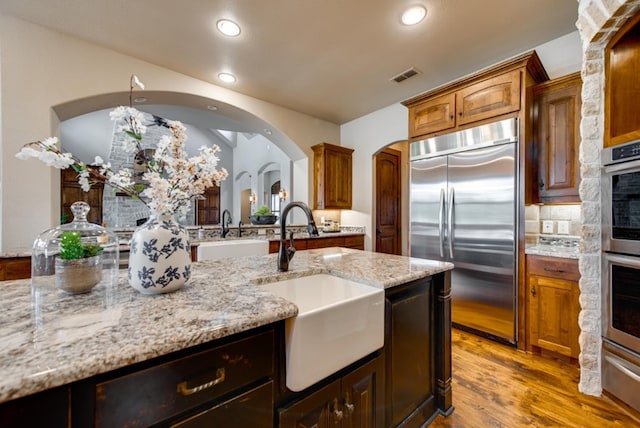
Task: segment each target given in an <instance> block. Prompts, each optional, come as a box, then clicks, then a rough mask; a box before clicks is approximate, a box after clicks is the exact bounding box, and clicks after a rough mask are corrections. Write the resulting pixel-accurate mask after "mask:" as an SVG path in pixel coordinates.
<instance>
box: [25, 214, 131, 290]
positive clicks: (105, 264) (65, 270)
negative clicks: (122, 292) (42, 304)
mask: <svg viewBox="0 0 640 428" xmlns="http://www.w3.org/2000/svg"><path fill="white" fill-rule="evenodd" d="M89 210H90V207H89V205H88V204H87V203H86V202H74V203H73V204H72V205H71V212H72V213H73V221H72V222H71V223H67V224H63V225H61V226H58V227H55V228H53V229H49V230H47V231H44V232H42V233H41V234H40V235H38V237H37V238H36V240H35V242H34V243H33V251H32V254H31V284H32V286H34V287H46V288H51V289H59V290H63V291H65V292H67V293H72V294H79V293H87V292H90V291H91V290H92V289H93V288H94V287H95V286H97V285H104V286H108V287H111V286H116V285H117V282H118V258H119V245H118V237H117V236H116V234H115V233H113V232H110V231H108V230H107V229H105V228H104V227H102V226H99V225H97V224H93V223H89V222H88V221H87V214H88V212H89Z"/></svg>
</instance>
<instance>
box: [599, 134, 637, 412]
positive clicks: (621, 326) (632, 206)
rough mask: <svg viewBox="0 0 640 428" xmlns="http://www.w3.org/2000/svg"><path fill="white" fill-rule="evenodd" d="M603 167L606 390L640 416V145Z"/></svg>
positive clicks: (609, 154) (610, 157)
mask: <svg viewBox="0 0 640 428" xmlns="http://www.w3.org/2000/svg"><path fill="white" fill-rule="evenodd" d="M602 163H603V166H604V168H603V175H602V248H603V250H604V251H605V252H604V254H603V257H602V260H603V268H602V297H603V299H602V336H603V349H602V387H603V389H604V390H605V391H608V392H609V393H611V394H613V395H615V396H616V397H618V398H620V399H621V400H623V401H624V402H626V403H627V404H629V405H630V406H632V407H634V408H636V409H638V410H640V395H638V393H637V391H640V282H639V281H638V277H640V141H635V142H631V143H627V144H624V145H620V146H616V147H611V148H607V149H605V150H604V151H603V155H602Z"/></svg>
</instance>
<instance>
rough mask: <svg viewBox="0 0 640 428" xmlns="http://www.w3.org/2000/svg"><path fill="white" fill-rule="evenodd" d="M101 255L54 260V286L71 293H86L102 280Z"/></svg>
mask: <svg viewBox="0 0 640 428" xmlns="http://www.w3.org/2000/svg"><path fill="white" fill-rule="evenodd" d="M101 262H102V258H101V256H94V257H86V258H84V259H75V260H64V259H60V258H57V259H56V261H55V271H56V287H57V288H59V289H60V290H63V291H66V292H67V293H71V294H81V293H88V292H89V291H91V289H93V287H95V286H96V284H98V283H99V282H100V281H101V280H102V263H101Z"/></svg>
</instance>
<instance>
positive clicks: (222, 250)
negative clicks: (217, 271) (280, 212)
mask: <svg viewBox="0 0 640 428" xmlns="http://www.w3.org/2000/svg"><path fill="white" fill-rule="evenodd" d="M197 253H198V261H199V262H200V261H203V260H215V259H222V258H225V257H242V256H263V255H267V254H269V241H267V240H266V239H235V240H229V241H210V242H202V243H201V244H200V245H198V251H197Z"/></svg>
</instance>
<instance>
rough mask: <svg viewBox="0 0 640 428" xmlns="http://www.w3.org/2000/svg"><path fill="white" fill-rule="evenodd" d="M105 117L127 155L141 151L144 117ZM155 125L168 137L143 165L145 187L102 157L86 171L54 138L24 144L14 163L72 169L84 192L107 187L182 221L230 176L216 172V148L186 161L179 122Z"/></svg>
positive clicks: (124, 112) (129, 113) (127, 110)
mask: <svg viewBox="0 0 640 428" xmlns="http://www.w3.org/2000/svg"><path fill="white" fill-rule="evenodd" d="M135 83H136V84H138V83H139V81H136V82H135ZM109 116H110V117H111V119H112V120H114V121H116V127H115V130H116V132H121V133H124V138H125V142H124V143H125V144H124V146H125V149H126V150H127V151H129V152H131V153H136V152H137V151H139V150H141V149H142V148H141V141H142V136H143V135H144V134H145V133H146V130H147V127H146V125H144V121H145V116H144V113H142V112H140V111H138V110H136V109H135V108H132V107H117V108H115V109H114V110H113V111H112V112H111V113H109ZM154 124H155V125H160V126H166V127H168V129H169V130H170V131H171V135H164V136H162V137H160V139H159V141H158V142H157V147H156V150H155V152H154V155H153V157H152V159H149V161H148V162H147V172H145V173H144V174H143V176H142V179H143V181H144V182H145V183H146V185H145V186H140V184H139V183H136V182H135V181H134V180H133V176H132V172H131V170H130V169H128V168H121V169H120V170H118V171H113V170H112V169H111V164H110V163H105V162H104V160H103V159H102V158H101V157H100V156H96V157H95V159H94V162H93V164H91V166H87V165H85V164H84V163H83V162H81V161H80V160H79V159H77V158H75V157H74V156H73V155H72V154H71V153H62V152H61V151H60V149H59V148H58V146H57V143H58V139H57V138H55V137H52V138H47V139H45V140H42V141H38V142H35V143H29V144H26V145H25V146H24V147H22V149H21V150H20V152H18V153H17V154H16V157H17V158H18V159H29V158H32V157H35V158H38V159H39V160H41V161H42V162H44V163H45V164H47V165H49V166H53V167H55V168H60V169H65V168H69V167H71V166H73V168H74V169H75V170H76V171H80V172H79V174H78V182H79V183H80V186H81V187H82V189H83V190H85V191H88V190H89V189H90V188H91V184H92V183H98V182H103V183H108V184H110V185H111V186H112V187H114V188H116V189H118V190H120V191H122V192H124V193H126V194H128V195H130V196H135V197H139V198H140V200H141V201H142V202H144V203H145V204H146V205H147V206H148V207H149V209H150V210H151V211H152V212H153V213H155V214H174V215H176V216H178V217H179V218H181V217H184V216H185V215H186V213H187V212H188V211H189V209H190V208H191V200H192V199H193V198H194V197H195V196H198V195H201V194H202V193H204V191H205V190H206V189H207V188H209V187H211V186H213V185H220V182H221V181H222V180H224V179H226V178H227V176H228V173H227V171H226V170H225V169H224V168H221V169H220V170H218V169H217V168H216V166H217V164H218V160H219V159H218V157H217V153H219V152H220V148H219V147H218V146H213V147H204V146H203V147H201V148H200V149H199V155H198V156H194V157H191V158H189V157H188V156H187V152H186V150H185V141H186V140H187V135H186V128H185V127H184V125H183V124H182V123H181V122H178V121H173V120H169V121H162V120H155V121H154Z"/></svg>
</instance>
